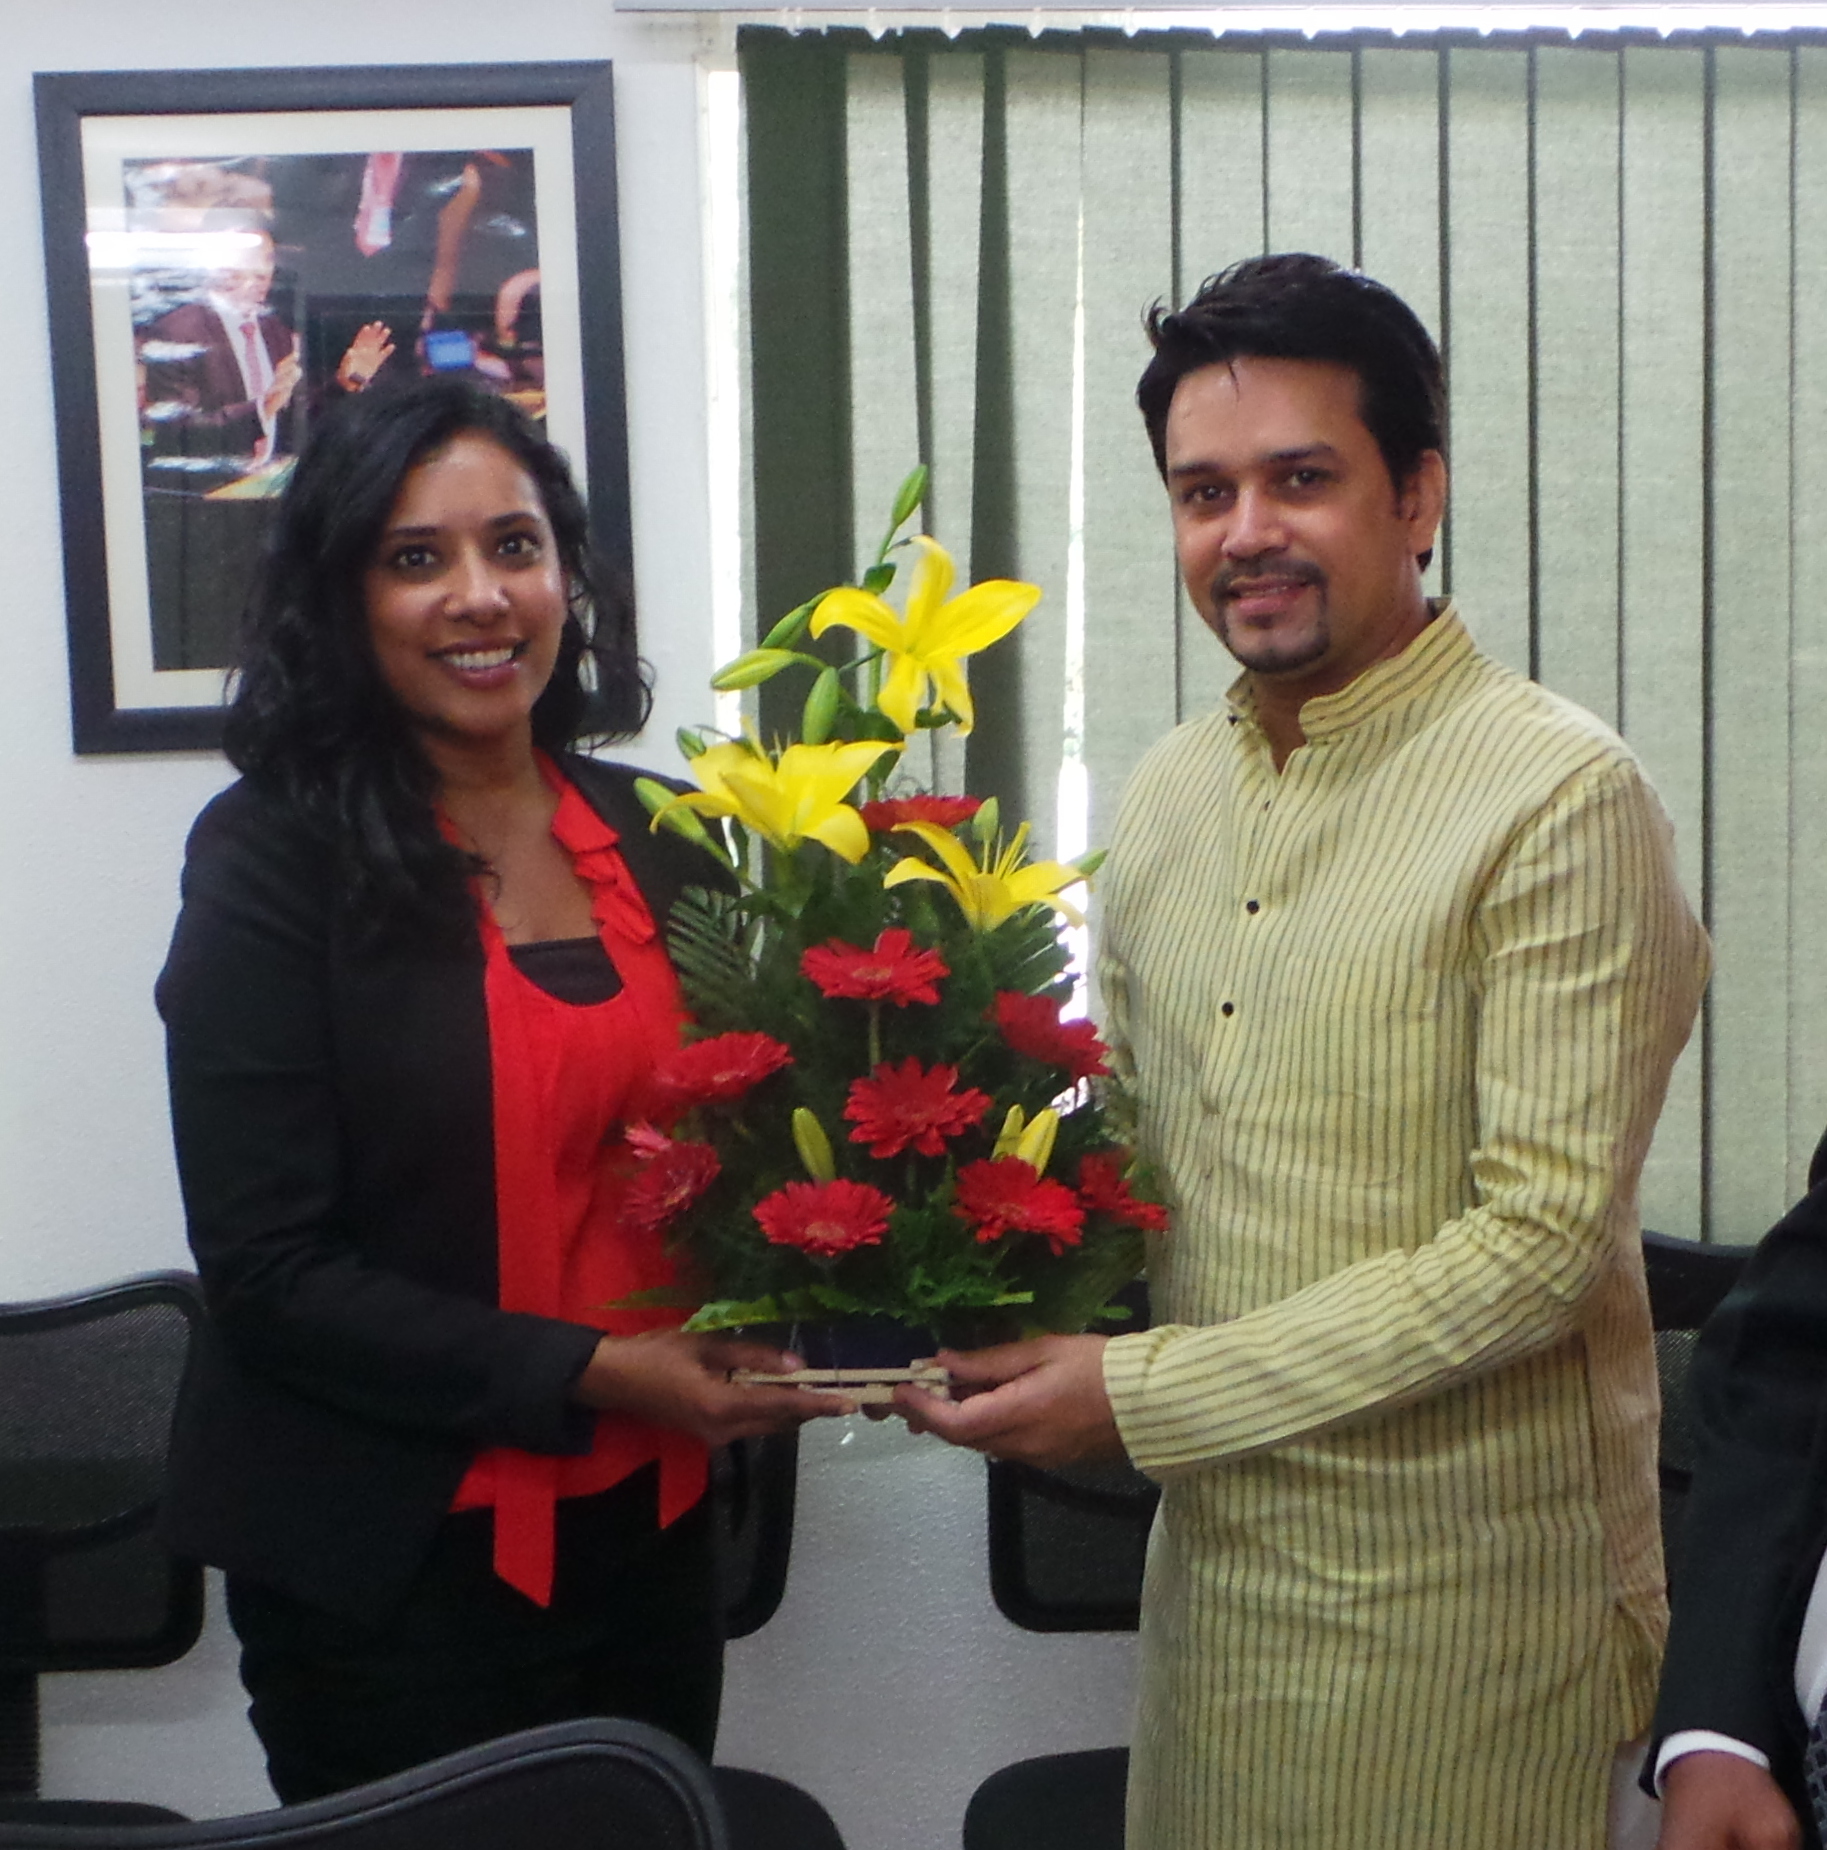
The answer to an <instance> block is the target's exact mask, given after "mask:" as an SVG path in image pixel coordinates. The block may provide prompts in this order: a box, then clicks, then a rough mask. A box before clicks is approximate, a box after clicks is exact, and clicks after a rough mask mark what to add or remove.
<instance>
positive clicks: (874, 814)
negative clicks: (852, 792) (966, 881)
mask: <svg viewBox="0 0 1827 1850" xmlns="http://www.w3.org/2000/svg"><path fill="white" fill-rule="evenodd" d="M982 807H983V799H982V797H887V798H885V799H883V800H882V801H881V802H879V803H865V804H864V805H863V806H862V808H861V810H859V811H858V814H859V815H861V817H862V818H863V822H864V824H865V826H866V827H868V828H870V829H872V830H873V831H874V832H875V833H876V834H878V835H880V834H883V833H884V832H885V831H886V830H889V829H898V828H899V827H900V826H901V824H902V823H904V822H930V823H932V824H933V825H934V826H935V827H937V828H941V829H955V828H956V827H957V826H958V824H959V823H961V822H969V821H970V819H971V818H972V817H973V816H974V815H976V813H977V812H978V810H980V809H981V808H982Z"/></svg>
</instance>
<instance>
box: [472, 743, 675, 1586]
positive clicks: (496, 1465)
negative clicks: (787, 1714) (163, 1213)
mask: <svg viewBox="0 0 1827 1850" xmlns="http://www.w3.org/2000/svg"><path fill="white" fill-rule="evenodd" d="M540 768H541V770H542V771H543V772H544V774H545V777H546V781H547V782H548V783H549V784H550V785H551V786H552V787H553V789H555V790H556V791H557V793H558V809H557V813H556V814H555V815H554V816H553V818H552V833H553V835H554V836H555V837H556V838H557V839H558V840H559V841H560V842H561V843H562V844H563V845H564V846H565V847H566V848H567V849H568V850H569V851H570V854H571V864H572V866H573V867H574V868H575V869H576V870H577V874H578V877H579V878H580V879H582V880H583V881H584V882H585V883H586V884H587V885H588V886H589V888H590V895H591V910H592V912H593V914H594V916H595V919H596V927H597V932H598V934H599V935H600V937H601V939H602V942H603V948H604V949H605V950H606V951H607V952H608V953H609V956H610V958H611V959H612V960H613V962H614V964H615V967H616V969H617V971H618V972H619V973H620V975H621V979H622V987H621V989H620V990H619V991H618V992H617V993H616V994H615V995H613V996H612V997H610V998H609V1000H608V1001H606V1002H600V1003H595V1004H591V1005H587V1006H584V1007H579V1006H577V1005H575V1004H572V1003H566V1002H561V1001H559V1000H558V999H557V998H556V997H555V996H550V995H548V994H547V993H546V992H545V991H544V990H543V989H541V988H540V987H539V986H538V985H537V984H536V983H534V982H533V981H531V979H530V978H528V977H526V976H524V975H522V974H521V972H520V971H519V970H517V969H516V968H515V966H514V963H513V960H512V958H511V957H510V956H509V955H508V947H507V944H506V941H505V940H504V939H503V938H502V935H501V928H500V926H499V925H498V924H496V922H495V917H494V914H493V912H492V911H491V910H490V909H489V906H488V905H487V903H486V901H485V900H484V899H483V897H482V895H481V894H480V893H479V894H478V895H477V905H476V911H477V917H478V921H479V923H480V926H481V931H482V943H483V949H484V952H485V954H486V960H487V961H486V971H485V976H484V997H485V1001H486V1005H487V1011H488V1030H489V1066H490V1072H491V1075H492V1078H493V1082H494V1092H495V1212H496V1222H497V1228H498V1233H497V1241H498V1247H499V1264H500V1277H501V1291H500V1301H501V1308H502V1309H503V1310H511V1311H527V1312H530V1313H532V1314H533V1315H535V1316H541V1317H560V1318H563V1319H565V1320H566V1321H567V1322H571V1323H583V1324H590V1325H593V1326H594V1327H595V1328H597V1329H600V1330H603V1331H605V1332H607V1333H609V1334H611V1335H616V1336H632V1335H635V1334H637V1333H638V1332H640V1331H643V1330H651V1329H660V1328H665V1327H668V1326H671V1325H675V1324H677V1323H679V1322H680V1321H681V1320H682V1314H681V1313H680V1312H679V1311H676V1310H663V1309H651V1310H612V1309H609V1308H608V1306H609V1305H611V1304H613V1303H615V1302H617V1301H618V1300H620V1299H622V1298H625V1297H627V1296H628V1295H629V1294H630V1293H632V1292H636V1291H643V1290H647V1289H649V1288H651V1287H653V1286H657V1285H668V1284H671V1283H672V1282H673V1269H672V1266H671V1264H670V1262H669V1261H668V1260H667V1258H666V1255H665V1253H664V1251H663V1250H662V1247H661V1239H660V1235H659V1234H658V1233H657V1232H642V1231H637V1230H636V1229H634V1228H631V1227H629V1226H626V1225H625V1224H624V1223H623V1219H622V1215H621V1212H620V1209H621V1203H622V1198H623V1195H624V1193H625V1192H626V1190H627V1187H628V1184H629V1182H630V1180H631V1179H632V1176H633V1174H634V1170H635V1161H634V1158H633V1155H632V1153H631V1152H630V1150H629V1148H628V1144H627V1142H626V1140H625V1138H624V1136H623V1129H624V1126H626V1125H627V1124H628V1123H629V1122H631V1121H633V1120H637V1119H640V1118H642V1117H644V1116H646V1115H647V1106H648V1089H649V1086H650V1084H651V1075H652V1072H653V1067H654V1063H655V1062H656V1061H657V1060H658V1059H659V1058H660V1057H661V1056H662V1055H663V1054H666V1053H668V1052H670V1051H671V1050H672V1049H674V1048H676V1047H677V1046H678V1045H679V1029H680V1025H681V1023H682V1022H683V1021H684V1018H685V1015H684V1008H683V1005H682V1003H681V1001H680V997H679V984H678V979H677V977H676V976H675V975H674V974H673V968H672V964H671V962H670V960H669V959H668V958H667V955H666V950H665V947H664V945H663V944H662V943H661V941H660V937H659V934H658V933H657V931H656V930H655V928H654V921H653V915H652V914H651V913H650V912H649V911H648V909H647V902H646V900H645V899H643V898H642V896H641V892H640V889H639V888H638V887H637V886H636V885H635V883H634V879H633V876H632V875H631V874H630V873H629V871H628V868H627V865H626V863H625V862H624V861H623V860H622V857H621V854H620V852H619V851H618V849H617V847H616V841H617V837H616V833H615V830H614V829H612V828H611V827H610V826H609V825H608V823H606V822H604V821H603V819H602V818H601V817H600V816H599V815H598V814H597V813H596V811H595V810H593V809H592V808H591V807H590V805H589V804H588V803H587V802H585V801H584V799H583V797H581V796H580V795H579V794H578V792H577V791H576V790H575V789H573V788H572V786H571V785H570V784H569V783H568V782H567V781H566V780H565V779H564V778H563V777H562V776H561V775H560V773H559V772H558V770H557V768H556V767H555V766H553V765H552V764H551V763H550V762H549V761H547V760H546V759H544V758H542V759H541V760H540ZM654 1460H657V1461H658V1462H659V1466H660V1522H661V1524H662V1526H664V1525H665V1524H667V1523H671V1522H673V1521H674V1520H676V1519H677V1518H678V1517H680V1516H682V1515H684V1513H685V1512H686V1511H687V1510H688V1509H690V1508H691V1507H692V1505H693V1504H695V1503H696V1502H697V1501H698V1499H699V1498H700V1497H701V1496H702V1495H703V1494H704V1487H705V1482H706V1479H707V1475H708V1453H707V1451H706V1449H705V1446H704V1444H703V1442H702V1441H700V1440H698V1439H696V1438H693V1437H692V1436H691V1435H690V1434H688V1433H684V1432H680V1431H678V1430H676V1429H675V1428H672V1427H667V1426H655V1425H650V1424H648V1423H647V1422H646V1421H644V1420H637V1419H631V1418H628V1417H626V1416H623V1415H620V1414H603V1415H600V1416H599V1417H598V1419H597V1422H596V1435H595V1440H594V1443H593V1444H592V1445H591V1448H590V1450H589V1452H588V1453H587V1454H585V1455H582V1456H577V1457H562V1458H560V1457H551V1456H547V1455H544V1454H541V1453H535V1452H523V1451H517V1450H513V1449H511V1448H508V1447H494V1448H491V1449H489V1450H487V1451H484V1452H481V1453H479V1454H478V1455H477V1457H476V1459H475V1460H474V1462H473V1463H472V1464H471V1465H470V1468H469V1470H468V1472H467V1473H466V1474H465V1476H464V1478H463V1482H462V1483H461V1485H459V1486H458V1490H457V1496H456V1500H455V1502H454V1504H453V1505H452V1507H453V1508H454V1509H478V1508H483V1507H487V1506H492V1507H493V1509H494V1511H495V1571H496V1573H498V1574H499V1575H500V1576H501V1578H502V1579H503V1580H505V1581H507V1582H508V1583H509V1584H510V1585H511V1586H514V1587H517V1588H519V1590H520V1591H521V1592H523V1593H525V1594H526V1595H527V1597H528V1598H529V1599H532V1600H535V1601H537V1602H538V1603H539V1604H540V1605H542V1606H543V1605H548V1604H550V1602H551V1597H552V1570H553V1526H554V1519H555V1515H556V1510H557V1502H558V1499H559V1498H560V1497H579V1496H587V1495H589V1494H591V1493H592V1492H594V1491H599V1490H607V1489H608V1488H609V1487H610V1486H611V1485H612V1484H616V1483H619V1482H620V1481H621V1480H622V1479H623V1478H625V1477H626V1476H628V1474H629V1473H630V1472H631V1471H634V1470H636V1469H638V1468H639V1467H640V1466H642V1465H644V1464H647V1463H649V1462H650V1461H654Z"/></svg>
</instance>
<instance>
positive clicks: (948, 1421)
mask: <svg viewBox="0 0 1827 1850" xmlns="http://www.w3.org/2000/svg"><path fill="white" fill-rule="evenodd" d="M1104 1342H1105V1338H1103V1337H1102V1336H1042V1337H1039V1338H1037V1339H1036V1340H1034V1341H1033V1342H1025V1343H1004V1344H1003V1345H1002V1346H1001V1347H1000V1348H996V1349H976V1350H972V1351H970V1352H969V1353H968V1354H963V1355H959V1354H955V1353H953V1352H952V1351H950V1350H944V1351H942V1352H941V1353H940V1355H939V1358H938V1359H939V1360H940V1361H941V1362H942V1363H943V1364H944V1365H945V1366H946V1367H947V1368H949V1369H950V1370H951V1376H952V1386H953V1388H954V1389H957V1388H964V1389H966V1390H971V1391H970V1392H968V1395H967V1398H965V1399H963V1400H961V1401H956V1402H954V1401H948V1400H940V1399H938V1398H937V1397H936V1396H934V1395H932V1394H928V1393H926V1392H924V1391H923V1390H922V1389H919V1388H911V1387H903V1388H898V1389H896V1391H895V1397H894V1404H895V1411H896V1412H897V1413H901V1414H904V1415H905V1416H906V1419H907V1424H908V1425H909V1427H911V1428H912V1430H913V1431H915V1432H931V1433H937V1434H938V1435H939V1437H940V1438H941V1439H949V1440H950V1441H951V1443H952V1444H953V1445H967V1446H969V1447H970V1448H971V1449H972V1450H973V1451H978V1452H986V1453H988V1454H989V1456H990V1457H992V1458H1012V1459H1016V1460H1018V1461H1019V1462H1021V1463H1022V1464H1029V1465H1047V1466H1051V1465H1065V1464H1071V1463H1073V1462H1074V1461H1075V1460H1078V1459H1082V1458H1121V1457H1122V1455H1123V1441H1122V1440H1121V1439H1120V1438H1119V1437H1118V1435H1117V1427H1116V1419H1115V1417H1114V1416H1113V1415H1112V1413H1111V1411H1110V1397H1109V1395H1107V1394H1106V1393H1105V1392H1104Z"/></svg>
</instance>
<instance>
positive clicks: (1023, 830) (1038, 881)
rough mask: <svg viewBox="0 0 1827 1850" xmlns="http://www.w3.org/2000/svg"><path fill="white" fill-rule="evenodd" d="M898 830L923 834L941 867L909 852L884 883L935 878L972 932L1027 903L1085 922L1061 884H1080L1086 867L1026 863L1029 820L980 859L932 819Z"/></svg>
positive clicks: (988, 848)
mask: <svg viewBox="0 0 1827 1850" xmlns="http://www.w3.org/2000/svg"><path fill="white" fill-rule="evenodd" d="M896 833H897V834H902V835H916V836H918V837H919V838H920V840H921V841H923V842H925V844H926V845H927V847H929V848H930V849H931V850H932V851H933V853H934V854H935V855H937V856H938V858H939V862H940V867H932V866H929V865H928V864H927V863H926V862H925V861H921V860H916V859H915V858H914V857H913V856H912V855H909V856H908V857H907V859H906V860H903V861H897V862H896V863H895V864H894V866H893V867H891V868H890V869H889V870H888V872H887V873H886V874H885V875H884V876H883V879H882V884H883V886H899V885H900V884H901V882H902V881H904V880H932V881H935V882H936V883H937V884H938V885H940V886H942V887H944V888H945V889H946V890H947V891H948V892H949V893H950V894H951V896H952V897H953V898H954V899H955V900H956V901H957V902H958V908H959V910H960V911H961V912H962V913H963V914H964V916H965V919H966V920H967V921H968V922H969V924H970V926H971V929H972V930H973V931H990V930H993V929H994V928H995V927H996V926H998V925H1000V924H1001V923H1002V922H1003V920H1004V919H1007V918H1010V917H1012V916H1013V915H1014V914H1015V913H1017V912H1020V911H1022V910H1023V909H1025V908H1026V907H1028V906H1043V905H1044V906H1051V907H1052V908H1053V910H1054V911H1055V912H1058V913H1060V914H1061V915H1062V916H1063V917H1064V918H1066V919H1067V920H1068V921H1069V922H1070V923H1072V924H1074V925H1083V924H1084V922H1085V918H1084V914H1083V913H1081V912H1080V911H1079V910H1078V908H1077V907H1076V906H1074V905H1071V904H1069V903H1068V902H1067V901H1066V900H1063V899H1061V898H1060V897H1059V893H1060V889H1061V888H1062V887H1068V886H1075V885H1077V884H1078V882H1079V881H1081V880H1083V879H1084V878H1085V874H1084V870H1083V869H1082V868H1078V867H1074V866H1073V865H1072V864H1071V863H1070V862H1069V861H1035V862H1033V863H1031V864H1030V865H1027V866H1023V865H1022V855H1023V852H1024V850H1025V849H1026V848H1027V845H1028V825H1027V824H1026V823H1025V822H1024V823H1023V824H1022V825H1021V827H1020V828H1019V829H1017V830H1016V831H1015V839H1014V840H1013V841H1011V842H1010V843H1009V845H1008V846H1007V847H1006V848H1004V849H1003V850H1002V852H1001V853H1000V854H998V853H997V852H996V849H995V846H994V845H993V844H989V843H986V844H985V845H984V847H983V849H982V858H981V860H980V861H974V860H972V858H971V856H970V852H969V850H968V849H966V848H965V846H964V844H963V843H962V842H961V841H959V839H958V838H957V836H955V835H954V834H952V832H951V831H950V830H949V829H939V828H935V827H934V826H933V825H932V824H931V823H930V822H904V823H902V824H901V825H900V827H899V829H897V831H896ZM941 868H942V869H943V871H941Z"/></svg>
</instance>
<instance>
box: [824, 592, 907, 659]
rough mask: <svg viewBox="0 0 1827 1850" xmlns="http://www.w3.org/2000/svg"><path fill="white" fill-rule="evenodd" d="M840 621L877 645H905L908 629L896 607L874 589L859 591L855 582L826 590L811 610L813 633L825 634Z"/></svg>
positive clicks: (882, 646) (888, 646)
mask: <svg viewBox="0 0 1827 1850" xmlns="http://www.w3.org/2000/svg"><path fill="white" fill-rule="evenodd" d="M837 624H841V625H842V626H843V627H844V628H845V629H852V630H855V631H856V633H857V634H858V635H859V636H862V637H864V638H866V639H867V640H868V641H870V642H873V643H874V644H875V646H876V647H877V648H878V649H889V650H898V649H901V648H903V647H905V645H906V641H907V632H906V629H905V628H904V627H903V625H902V622H901V619H900V618H899V617H897V616H896V615H895V614H894V611H893V609H892V608H891V607H890V606H889V605H888V604H886V603H885V602H884V601H883V600H882V599H881V598H879V597H877V596H876V595H875V593H874V592H873V591H859V590H858V589H857V588H856V586H855V585H839V586H838V588H837V589H836V590H835V591H827V592H826V593H825V595H824V596H823V597H822V598H821V599H820V600H819V605H818V608H817V609H816V610H815V611H813V613H812V623H811V630H812V634H813V635H814V636H822V635H823V634H824V633H825V631H826V630H828V629H830V628H832V627H833V626H834V625H837Z"/></svg>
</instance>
